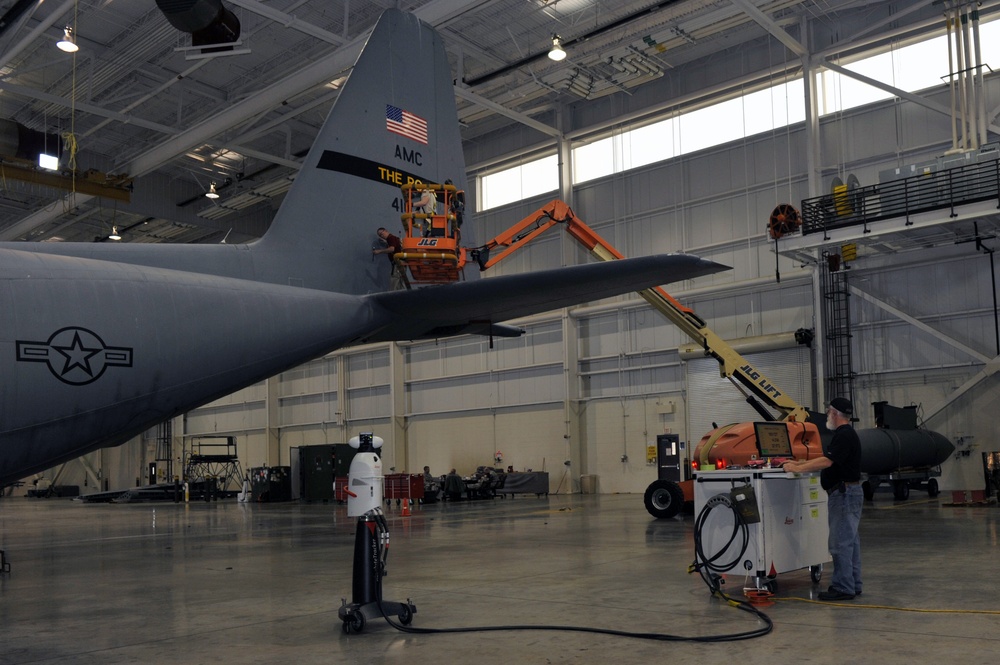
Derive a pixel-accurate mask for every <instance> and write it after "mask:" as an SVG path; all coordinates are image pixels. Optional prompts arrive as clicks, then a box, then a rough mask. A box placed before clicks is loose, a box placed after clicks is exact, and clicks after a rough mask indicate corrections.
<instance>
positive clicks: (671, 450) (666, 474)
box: [656, 434, 691, 483]
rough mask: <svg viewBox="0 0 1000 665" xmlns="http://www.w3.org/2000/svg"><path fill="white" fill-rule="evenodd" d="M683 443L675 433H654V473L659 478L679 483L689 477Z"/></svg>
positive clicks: (689, 470) (689, 466) (689, 468)
mask: <svg viewBox="0 0 1000 665" xmlns="http://www.w3.org/2000/svg"><path fill="white" fill-rule="evenodd" d="M688 462H689V460H688V459H687V455H686V452H685V448H684V444H683V443H681V440H680V436H678V435H677V434H657V435H656V473H657V476H656V477H657V478H658V479H660V480H670V481H673V482H675V483H679V482H681V481H684V480H690V479H691V465H690V464H689V463H688Z"/></svg>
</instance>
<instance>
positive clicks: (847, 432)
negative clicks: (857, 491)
mask: <svg viewBox="0 0 1000 665" xmlns="http://www.w3.org/2000/svg"><path fill="white" fill-rule="evenodd" d="M823 454H824V455H825V456H826V457H828V458H829V459H830V461H831V462H833V464H832V465H830V466H828V467H827V468H825V469H823V470H822V471H821V472H820V474H819V482H820V485H822V486H823V489H825V490H829V489H832V488H834V487H836V486H837V485H839V484H840V483H842V482H857V481H859V480H861V439H860V438H858V433H857V432H855V431H854V428H853V427H851V426H850V425H841V426H840V427H838V428H837V429H836V431H835V432H834V433H833V438H832V439H831V440H830V444H829V445H828V446H827V448H826V450H825V451H823Z"/></svg>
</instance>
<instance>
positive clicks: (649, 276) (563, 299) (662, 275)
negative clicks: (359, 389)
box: [363, 254, 729, 342]
mask: <svg viewBox="0 0 1000 665" xmlns="http://www.w3.org/2000/svg"><path fill="white" fill-rule="evenodd" d="M728 269H729V268H728V267H727V266H724V265H721V264H718V263H715V262H713V261H708V260H706V259H700V258H698V257H696V256H691V255H688V254H661V255H656V256H646V257H640V258H634V259H623V260H620V261H608V262H605V263H588V264H584V265H579V266H571V267H568V268H557V269H555V270H543V271H537V272H530V273H524V274H519V275H504V276H501V277H493V278H489V279H480V280H476V281H473V282H459V283H455V284H447V285H443V286H436V287H429V288H423V289H418V290H413V291H392V292H388V293H379V294H376V295H373V296H369V298H370V299H371V300H372V301H373V302H374V303H375V305H376V306H377V307H380V308H382V309H384V310H386V311H388V312H389V313H391V314H392V315H393V316H392V321H393V323H391V324H390V325H388V326H386V327H384V328H381V329H379V330H377V331H375V332H374V333H373V334H372V335H370V336H369V337H366V338H365V339H364V340H363V341H365V342H383V341H399V340H414V339H429V338H435V337H443V336H445V335H456V334H461V333H474V334H492V335H496V336H500V337H511V336H517V335H518V334H520V331H519V330H518V329H517V328H514V327H512V326H500V325H497V322H500V321H507V320H510V319H516V318H519V317H522V316H528V315H531V314H537V313H538V312H545V311H549V310H553V309H559V308H560V307H568V306H571V305H578V304H580V303H583V302H592V301H596V300H600V299H602V298H607V297H610V296H615V295H620V294H622V293H627V292H629V291H638V290H641V289H646V288H650V287H653V286H658V285H660V284H667V283H670V282H678V281H681V280H686V279H693V278H695V277H702V276H704V275H711V274H713V273H716V272H720V271H722V270H728Z"/></svg>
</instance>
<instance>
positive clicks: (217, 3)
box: [156, 0, 240, 52]
mask: <svg viewBox="0 0 1000 665" xmlns="http://www.w3.org/2000/svg"><path fill="white" fill-rule="evenodd" d="M156 6H157V7H159V8H160V11H161V12H163V15H164V16H166V17H167V20H168V21H170V25H172V26H174V27H175V28H177V29H178V30H180V31H181V32H189V33H191V45H192V46H212V45H215V44H232V43H234V42H236V41H237V40H239V38H240V20H239V19H238V18H236V15H235V14H233V13H232V12H231V11H229V10H228V9H226V8H225V7H223V6H222V1H221V0H156ZM226 48H232V47H226ZM212 50H213V49H205V50H204V51H205V52H210V51H212ZM219 50H226V49H219Z"/></svg>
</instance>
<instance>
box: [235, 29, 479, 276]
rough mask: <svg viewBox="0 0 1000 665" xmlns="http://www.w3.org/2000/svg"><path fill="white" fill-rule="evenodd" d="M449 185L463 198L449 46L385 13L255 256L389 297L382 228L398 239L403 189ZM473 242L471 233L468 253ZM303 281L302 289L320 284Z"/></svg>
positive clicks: (433, 34) (462, 166)
mask: <svg viewBox="0 0 1000 665" xmlns="http://www.w3.org/2000/svg"><path fill="white" fill-rule="evenodd" d="M449 178H450V179H451V180H453V181H454V183H455V184H456V186H458V187H459V188H460V189H464V180H465V160H464V157H463V154H462V140H461V135H460V134H459V125H458V115H457V112H456V110H455V93H454V90H453V87H452V75H451V68H450V65H449V63H448V57H447V54H446V53H445V50H444V44H443V43H442V41H441V37H440V36H439V35H438V34H437V33H436V32H435V31H434V29H433V28H431V27H430V26H429V25H427V24H426V23H423V22H421V21H420V20H419V19H418V18H416V17H415V16H413V15H412V14H405V13H403V12H400V11H397V10H388V11H386V12H385V13H384V14H383V15H382V17H381V18H380V19H379V22H378V24H377V25H376V26H375V29H374V30H373V32H372V34H371V36H370V37H369V39H368V42H367V43H366V45H365V48H364V49H363V50H362V53H361V55H360V57H359V58H358V61H357V63H356V64H355V66H354V69H353V71H352V72H351V75H350V77H349V78H348V80H347V82H346V84H345V85H344V89H343V91H342V92H341V94H340V96H339V97H338V99H337V101H336V102H335V103H334V106H333V108H332V110H331V111H330V115H329V117H328V118H327V120H326V123H325V124H324V126H323V128H322V130H321V131H320V134H319V136H318V137H317V138H316V141H315V143H313V147H312V149H311V150H310V151H309V155H308V156H307V157H306V160H305V163H304V165H303V167H302V170H301V172H300V173H299V175H298V177H297V178H296V180H295V183H294V184H293V185H292V188H291V190H290V191H289V193H288V195H287V196H286V197H285V200H284V202H283V203H282V205H281V208H280V209H279V210H278V213H277V215H276V216H275V218H274V221H273V222H272V224H271V228H270V229H269V230H268V232H267V234H266V235H265V236H264V238H262V239H261V240H260V241H259V242H258V243H255V246H254V251H255V252H259V253H261V254H264V255H269V254H274V253H276V254H278V255H279V256H280V257H281V258H280V260H282V261H284V262H287V263H290V264H291V265H293V266H294V265H296V264H303V265H302V269H303V270H308V269H310V268H309V264H315V265H316V266H318V267H319V269H320V270H322V269H323V268H326V269H328V270H331V271H332V272H331V273H330V274H329V276H328V278H327V279H326V280H325V281H326V282H327V283H326V284H324V286H323V287H321V288H325V289H327V290H332V291H339V292H342V293H351V294H356V295H360V294H365V293H375V292H379V291H385V290H386V289H387V288H388V283H389V267H390V265H391V264H390V263H389V261H387V260H386V257H385V256H383V255H379V256H375V257H373V255H372V253H371V250H372V247H373V243H374V242H376V241H377V240H378V238H377V236H376V230H377V229H378V228H379V227H385V228H386V229H388V230H389V232H390V233H392V234H394V235H397V236H401V235H402V223H401V221H400V214H401V213H402V212H403V199H402V193H401V191H400V189H399V186H400V185H402V184H406V183H409V182H414V181H420V182H425V183H438V184H441V183H444V181H445V180H446V179H449ZM331 194H333V195H332V196H331ZM473 241H474V239H473V238H472V237H471V231H470V232H466V237H465V242H464V243H463V244H464V245H466V246H470V243H471V242H473ZM375 259H377V260H375ZM468 272H470V273H473V272H475V271H468ZM469 276H470V277H475V275H469ZM303 277H304V279H303V282H302V283H303V285H304V286H310V283H315V281H316V280H312V279H305V277H306V276H305V275H303Z"/></svg>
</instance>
